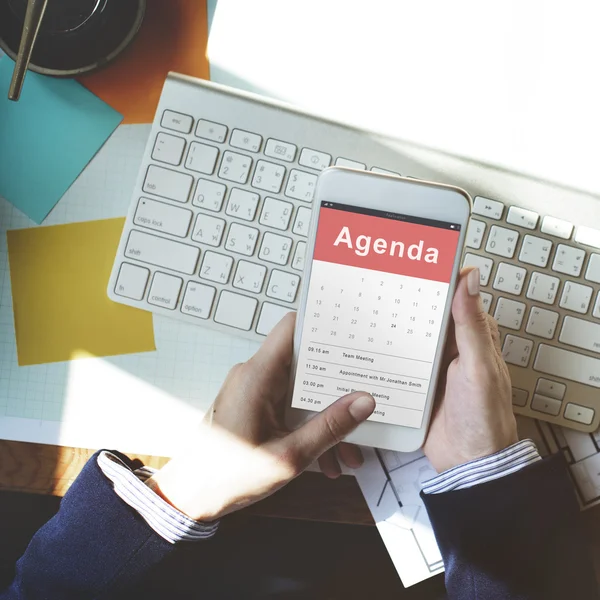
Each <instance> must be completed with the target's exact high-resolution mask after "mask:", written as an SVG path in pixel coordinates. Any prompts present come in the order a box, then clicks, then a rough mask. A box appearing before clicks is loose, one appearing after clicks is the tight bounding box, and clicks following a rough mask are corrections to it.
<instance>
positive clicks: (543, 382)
mask: <svg viewBox="0 0 600 600" xmlns="http://www.w3.org/2000/svg"><path fill="white" fill-rule="evenodd" d="M535 391H536V393H538V394H542V396H547V397H548V398H554V399H555V400H562V399H563V398H564V397H565V392H566V391H567V386H566V385H565V384H564V383H559V382H558V381H552V380H551V379H544V377H540V378H539V379H538V381H537V385H536V386H535Z"/></svg>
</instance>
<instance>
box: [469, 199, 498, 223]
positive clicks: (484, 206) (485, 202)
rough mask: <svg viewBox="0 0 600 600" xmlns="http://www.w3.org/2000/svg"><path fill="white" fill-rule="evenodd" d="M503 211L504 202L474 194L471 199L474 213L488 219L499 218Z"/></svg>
mask: <svg viewBox="0 0 600 600" xmlns="http://www.w3.org/2000/svg"><path fill="white" fill-rule="evenodd" d="M503 211H504V204H502V202H498V201H497V200H490V199H489V198H484V197H483V196H476V197H475V200H474V201H473V212H474V213H475V214H476V215H481V216H482V217H487V218H488V219H496V220H498V219H501V218H502V212H503Z"/></svg>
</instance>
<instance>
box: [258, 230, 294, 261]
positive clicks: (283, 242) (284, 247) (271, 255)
mask: <svg viewBox="0 0 600 600" xmlns="http://www.w3.org/2000/svg"><path fill="white" fill-rule="evenodd" d="M291 249H292V240H291V239H290V238H288V237H284V236H282V235H277V234H275V233H270V232H267V233H265V235H264V236H263V241H262V244H261V246H260V252H259V253H258V258H260V259H261V260H266V261H267V262H271V263H275V264H277V265H285V264H287V261H288V258H289V256H290V250H291Z"/></svg>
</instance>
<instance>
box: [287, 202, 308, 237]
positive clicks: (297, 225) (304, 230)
mask: <svg viewBox="0 0 600 600" xmlns="http://www.w3.org/2000/svg"><path fill="white" fill-rule="evenodd" d="M311 212H312V211H311V210H310V208H306V206H301V207H300V208H299V209H298V210H297V211H296V219H295V220H294V227H292V231H293V232H294V233H295V234H296V235H301V236H302V237H307V236H308V228H309V227H310V216H311Z"/></svg>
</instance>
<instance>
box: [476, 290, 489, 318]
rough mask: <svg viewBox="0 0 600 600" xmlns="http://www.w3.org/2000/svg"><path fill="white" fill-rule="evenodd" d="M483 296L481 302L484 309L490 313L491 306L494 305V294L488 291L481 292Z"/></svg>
mask: <svg viewBox="0 0 600 600" xmlns="http://www.w3.org/2000/svg"><path fill="white" fill-rule="evenodd" d="M479 295H480V296H481V304H482V305H483V310H484V311H485V312H486V313H488V314H489V312H490V308H491V306H492V295H491V294H488V293H487V292H479Z"/></svg>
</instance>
